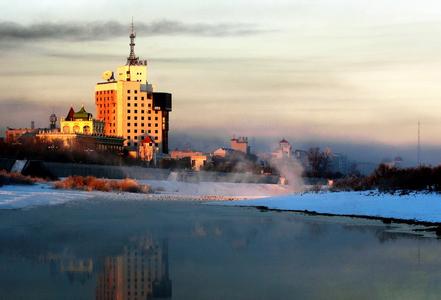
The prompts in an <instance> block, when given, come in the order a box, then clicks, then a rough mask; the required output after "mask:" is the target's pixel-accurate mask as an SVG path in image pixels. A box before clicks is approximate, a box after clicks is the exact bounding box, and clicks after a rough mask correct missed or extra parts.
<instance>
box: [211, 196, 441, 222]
mask: <svg viewBox="0 0 441 300" xmlns="http://www.w3.org/2000/svg"><path fill="white" fill-rule="evenodd" d="M210 204H215V205H227V206H253V207H261V208H263V207H265V208H267V209H270V210H284V211H297V212H305V213H314V214H323V215H335V216H350V217H364V218H376V219H393V220H403V221H416V222H428V223H441V195H440V194H435V193H428V194H424V193H416V194H410V195H403V196H400V195H392V194H378V193H377V194H372V192H335V193H305V194H292V195H285V196H279V197H270V198H264V199H252V200H239V201H230V202H223V203H219V202H216V203H210Z"/></svg>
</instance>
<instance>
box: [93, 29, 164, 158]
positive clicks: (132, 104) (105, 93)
mask: <svg viewBox="0 0 441 300" xmlns="http://www.w3.org/2000/svg"><path fill="white" fill-rule="evenodd" d="M129 37H130V43H129V46H130V54H129V56H127V57H126V63H125V64H124V65H123V66H119V67H117V70H116V72H115V73H113V72H112V71H106V72H104V74H103V76H102V78H103V80H104V81H103V82H98V83H97V84H96V85H95V105H96V111H97V119H98V120H101V121H104V122H105V123H104V134H105V135H109V136H120V137H124V139H125V142H124V146H125V147H126V149H127V150H128V152H129V155H130V156H133V157H137V156H138V155H139V153H140V150H142V149H141V148H142V147H143V141H144V140H145V139H146V138H147V137H149V139H151V140H152V141H153V144H154V145H152V147H155V149H156V150H155V151H156V152H155V153H158V155H162V154H167V153H168V131H169V112H171V110H172V94H171V93H164V92H157V91H155V90H154V89H153V85H152V84H151V83H150V82H149V81H148V70H147V60H144V59H140V58H139V57H138V56H137V55H136V54H135V38H136V33H135V28H134V25H133V20H132V23H131V25H130V34H129ZM110 107H112V109H110ZM144 144H145V143H144Z"/></svg>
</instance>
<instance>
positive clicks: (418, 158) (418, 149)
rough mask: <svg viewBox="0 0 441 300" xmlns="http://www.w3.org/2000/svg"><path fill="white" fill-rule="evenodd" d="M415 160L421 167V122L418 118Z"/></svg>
mask: <svg viewBox="0 0 441 300" xmlns="http://www.w3.org/2000/svg"><path fill="white" fill-rule="evenodd" d="M417 162H418V167H421V122H420V121H419V120H418V146H417Z"/></svg>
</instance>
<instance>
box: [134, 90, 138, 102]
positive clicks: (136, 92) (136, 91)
mask: <svg viewBox="0 0 441 300" xmlns="http://www.w3.org/2000/svg"><path fill="white" fill-rule="evenodd" d="M135 94H138V90H135ZM135 100H136V97H135Z"/></svg>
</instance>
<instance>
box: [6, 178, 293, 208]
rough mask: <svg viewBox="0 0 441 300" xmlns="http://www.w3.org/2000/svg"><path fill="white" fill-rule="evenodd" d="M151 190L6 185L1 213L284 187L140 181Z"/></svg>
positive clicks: (268, 192) (250, 194)
mask: <svg viewBox="0 0 441 300" xmlns="http://www.w3.org/2000/svg"><path fill="white" fill-rule="evenodd" d="M138 182H139V183H141V184H147V185H149V186H151V187H152V189H153V191H154V193H152V194H134V193H121V192H119V193H115V192H98V191H92V192H85V191H76V190H62V189H54V188H53V187H52V185H51V184H37V185H7V186H3V187H0V209H14V208H25V207H31V206H37V205H54V204H63V203H66V202H69V201H74V200H84V199H90V198H92V197H97V196H100V197H105V199H108V200H190V199H191V200H201V201H215V200H218V201H222V200H232V199H244V198H247V199H249V198H259V197H269V196H274V195H281V194H286V193H288V192H289V190H288V188H287V187H286V186H279V185H275V184H252V183H227V182H201V183H187V182H179V181H167V180H139V181H138Z"/></svg>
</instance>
